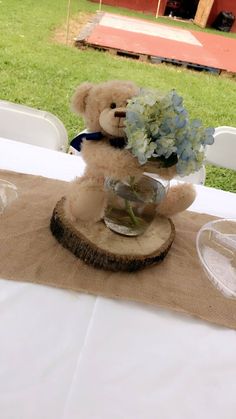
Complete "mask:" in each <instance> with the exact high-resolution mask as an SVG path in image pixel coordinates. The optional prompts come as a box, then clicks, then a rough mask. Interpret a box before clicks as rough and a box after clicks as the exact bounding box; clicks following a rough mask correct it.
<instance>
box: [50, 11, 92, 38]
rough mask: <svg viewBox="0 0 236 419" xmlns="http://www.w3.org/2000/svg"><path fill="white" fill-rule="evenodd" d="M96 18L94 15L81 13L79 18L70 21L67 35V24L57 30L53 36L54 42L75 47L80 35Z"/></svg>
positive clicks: (74, 17) (75, 17)
mask: <svg viewBox="0 0 236 419" xmlns="http://www.w3.org/2000/svg"><path fill="white" fill-rule="evenodd" d="M93 18H94V14H93V13H83V12H81V13H79V14H78V15H77V16H73V18H70V19H69V27H68V34H67V24H66V23H64V25H62V26H60V27H59V28H57V29H56V30H55V32H54V34H53V37H52V40H53V41H54V42H57V43H59V44H64V45H69V46H73V45H74V41H75V38H77V36H78V35H79V33H80V31H81V30H82V29H83V27H84V26H85V25H86V24H87V23H89V22H91V21H92V20H93Z"/></svg>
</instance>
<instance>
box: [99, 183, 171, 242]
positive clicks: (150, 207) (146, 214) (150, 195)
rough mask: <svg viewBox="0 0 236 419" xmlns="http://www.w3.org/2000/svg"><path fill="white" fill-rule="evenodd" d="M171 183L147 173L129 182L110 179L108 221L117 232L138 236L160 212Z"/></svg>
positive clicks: (108, 224) (105, 219)
mask: <svg viewBox="0 0 236 419" xmlns="http://www.w3.org/2000/svg"><path fill="white" fill-rule="evenodd" d="M167 187H168V182H167V181H164V180H162V179H160V178H157V177H155V178H153V177H149V176H146V175H143V176H142V177H141V178H139V179H136V178H134V177H130V178H128V179H126V180H125V181H119V180H114V179H112V178H107V179H106V181H105V188H106V190H107V191H108V205H107V208H106V211H105V216H104V222H105V224H106V226H107V227H109V228H110V229H111V230H112V231H115V232H116V233H119V234H123V235H126V236H138V235H140V234H142V233H144V231H145V230H146V229H147V228H148V226H149V225H150V224H151V222H152V220H153V219H154V217H155V214H156V207H157V204H158V203H160V202H161V201H162V199H163V198H164V196H165V194H166V190H167Z"/></svg>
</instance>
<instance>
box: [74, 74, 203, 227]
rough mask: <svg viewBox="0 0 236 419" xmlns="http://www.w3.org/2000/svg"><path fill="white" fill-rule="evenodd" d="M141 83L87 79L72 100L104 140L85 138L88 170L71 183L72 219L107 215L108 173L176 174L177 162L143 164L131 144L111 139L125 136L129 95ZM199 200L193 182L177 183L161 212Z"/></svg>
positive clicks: (93, 219) (120, 176)
mask: <svg viewBox="0 0 236 419" xmlns="http://www.w3.org/2000/svg"><path fill="white" fill-rule="evenodd" d="M138 92H139V89H138V87H137V86H136V85H135V84H134V83H132V82H130V81H119V80H115V81H109V82H105V83H101V84H98V85H95V84H92V83H83V84H81V85H80V86H79V87H78V88H77V90H76V92H75V94H74V96H73V99H72V108H73V109H74V111H75V112H77V113H79V114H80V115H82V116H83V118H84V120H85V123H86V127H87V129H88V130H89V131H91V132H93V131H100V132H102V134H103V135H104V139H102V140H101V141H86V140H85V141H84V142H83V144H82V156H83V158H84V160H85V162H86V170H85V174H84V176H83V177H82V178H79V179H77V180H75V181H74V182H72V183H71V185H70V190H69V192H68V197H67V208H66V211H67V215H68V217H70V218H71V219H73V220H75V219H78V220H80V221H84V222H91V223H93V222H96V221H99V220H101V219H102V218H103V216H104V211H105V208H106V204H107V195H106V191H105V190H104V179H105V177H112V178H113V179H119V180H122V179H125V178H126V177H127V176H136V177H139V176H142V174H143V172H150V173H156V174H159V175H160V176H162V177H164V178H166V179H172V178H173V177H174V176H175V174H176V171H175V167H171V168H168V169H163V168H160V167H158V165H157V163H153V162H152V163H147V164H146V165H144V166H141V165H140V164H139V163H138V160H137V158H136V157H134V156H133V155H132V154H131V152H130V151H129V150H127V149H118V148H114V147H112V146H111V145H110V143H109V140H110V139H111V138H117V137H123V136H124V118H125V116H124V112H125V109H126V105H127V100H129V99H130V98H131V97H133V96H135V95H137V94H138ZM194 199H195V191H194V188H193V186H192V185H190V184H180V185H178V186H175V187H171V188H170V189H169V191H168V193H167V195H166V198H165V199H164V200H163V202H162V203H161V204H160V205H159V206H158V207H157V211H158V212H159V213H161V214H165V215H173V214H175V213H177V212H180V211H183V210H185V209H186V208H188V207H189V206H190V205H191V204H192V202H193V201H194Z"/></svg>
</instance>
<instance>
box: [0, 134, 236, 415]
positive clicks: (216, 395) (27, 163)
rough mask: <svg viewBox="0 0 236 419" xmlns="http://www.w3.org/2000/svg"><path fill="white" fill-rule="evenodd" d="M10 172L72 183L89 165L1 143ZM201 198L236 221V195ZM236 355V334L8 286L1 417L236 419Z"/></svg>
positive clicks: (198, 204)
mask: <svg viewBox="0 0 236 419" xmlns="http://www.w3.org/2000/svg"><path fill="white" fill-rule="evenodd" d="M0 169H7V170H14V171H18V172H23V173H32V174H37V175H43V176H47V177H51V178H58V179H62V180H70V179H72V178H73V177H75V176H76V175H80V174H81V173H82V172H83V170H84V163H83V161H82V160H81V158H80V157H78V156H70V155H66V154H63V153H59V152H56V151H51V150H47V149H42V148H39V147H35V146H30V145H27V144H23V143H16V142H13V141H9V140H4V139H0ZM197 191H198V197H197V199H196V201H195V203H194V204H193V206H192V207H191V209H192V210H194V211H200V212H208V213H211V214H215V215H218V216H221V217H222V216H223V217H235V211H236V194H232V193H227V192H223V191H219V190H215V189H210V188H206V187H202V186H198V187H197ZM0 222H1V220H0ZM0 234H1V228H0ZM0 245H1V246H4V243H2V242H0ZM0 263H1V261H0ZM235 353H236V332H235V331H234V330H229V329H226V328H222V327H217V326H213V325H211V324H208V323H205V322H203V321H201V320H198V319H195V318H192V317H188V316H184V315H180V314H177V313H172V312H169V311H167V310H164V309H159V308H152V307H149V306H146V305H142V304H136V303H130V302H125V301H113V300H108V299H105V298H101V297H94V296H89V295H84V294H79V293H74V292H70V291H64V290H60V289H54V288H49V287H45V286H41V285H34V284H26V283H16V282H11V281H8V280H6V279H5V278H2V279H1V280H0V419H157V418H160V419H190V418H191V419H209V418H214V419H222V418H224V419H231V418H232V419H235V409H236V397H235V394H236V361H235Z"/></svg>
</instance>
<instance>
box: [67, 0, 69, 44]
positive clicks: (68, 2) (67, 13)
mask: <svg viewBox="0 0 236 419" xmlns="http://www.w3.org/2000/svg"><path fill="white" fill-rule="evenodd" d="M69 29H70V0H68V4H67V18H66V44H68V38H69Z"/></svg>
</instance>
